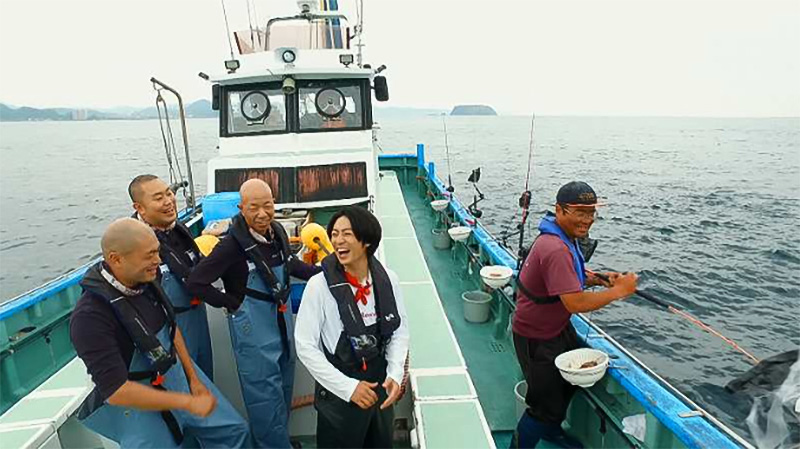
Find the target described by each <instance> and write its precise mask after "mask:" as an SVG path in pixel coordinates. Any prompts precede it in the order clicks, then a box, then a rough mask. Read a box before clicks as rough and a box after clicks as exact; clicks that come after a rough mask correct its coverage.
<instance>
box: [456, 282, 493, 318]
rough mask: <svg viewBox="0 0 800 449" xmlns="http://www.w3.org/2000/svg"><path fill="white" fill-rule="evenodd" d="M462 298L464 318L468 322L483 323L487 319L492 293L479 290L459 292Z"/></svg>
mask: <svg viewBox="0 0 800 449" xmlns="http://www.w3.org/2000/svg"><path fill="white" fill-rule="evenodd" d="M461 299H463V300H464V319H465V320H467V321H469V322H470V323H484V322H486V320H488V319H489V311H490V309H491V307H492V295H490V294H488V293H486V292H482V291H479V290H476V291H471V292H464V293H462V294H461Z"/></svg>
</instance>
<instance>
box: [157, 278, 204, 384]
mask: <svg viewBox="0 0 800 449" xmlns="http://www.w3.org/2000/svg"><path fill="white" fill-rule="evenodd" d="M161 276H162V277H161V287H162V288H163V289H164V292H165V293H166V294H167V297H168V298H169V300H170V303H172V307H173V308H174V309H175V321H177V323H178V327H179V328H180V329H181V334H182V335H183V339H184V341H185V342H186V349H187V350H188V351H189V356H190V357H191V358H192V360H194V362H195V363H197V366H199V367H200V369H201V370H203V372H204V373H205V374H206V376H208V378H209V379H212V380H213V379H214V356H213V353H212V352H211V335H210V334H209V331H208V316H207V315H206V305H205V303H203V302H202V301H200V300H193V296H192V295H190V294H189V291H188V290H186V287H185V286H184V285H183V282H181V281H180V280H178V278H177V277H176V276H175V275H174V274H173V273H172V272H171V271H170V270H169V268H168V267H167V265H166V264H162V265H161Z"/></svg>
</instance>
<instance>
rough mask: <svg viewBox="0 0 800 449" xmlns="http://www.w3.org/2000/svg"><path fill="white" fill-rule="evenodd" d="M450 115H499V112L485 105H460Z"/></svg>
mask: <svg viewBox="0 0 800 449" xmlns="http://www.w3.org/2000/svg"><path fill="white" fill-rule="evenodd" d="M450 115H497V112H496V111H495V110H494V109H492V107H491V106H486V105H484V104H460V105H458V106H456V107H454V108H453V110H452V111H451V112H450Z"/></svg>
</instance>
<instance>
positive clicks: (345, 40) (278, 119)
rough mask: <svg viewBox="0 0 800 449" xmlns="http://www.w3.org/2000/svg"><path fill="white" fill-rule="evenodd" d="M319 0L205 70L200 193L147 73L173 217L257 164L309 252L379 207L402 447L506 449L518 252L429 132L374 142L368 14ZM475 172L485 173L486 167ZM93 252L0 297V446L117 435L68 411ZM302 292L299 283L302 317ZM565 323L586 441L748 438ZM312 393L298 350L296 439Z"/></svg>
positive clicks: (702, 443) (381, 93)
mask: <svg viewBox="0 0 800 449" xmlns="http://www.w3.org/2000/svg"><path fill="white" fill-rule="evenodd" d="M325 4H326V5H327V8H322V9H320V8H319V3H318V2H317V1H300V2H298V5H299V7H300V10H299V12H298V13H297V14H296V15H293V16H287V17H274V18H272V19H270V20H269V22H268V23H267V24H266V27H265V28H255V29H250V30H245V31H244V32H236V33H229V34H231V39H232V42H233V41H235V45H233V43H232V45H231V58H230V59H229V60H227V61H225V71H224V72H223V73H221V74H219V75H216V76H207V75H204V74H201V76H203V77H204V78H205V79H207V80H208V81H209V83H210V88H211V92H212V99H213V101H212V103H213V107H214V109H216V110H218V111H219V154H218V155H217V156H216V157H215V158H213V159H212V160H210V161H209V162H208V164H207V170H208V182H207V191H206V192H205V194H204V195H200V194H198V193H196V192H195V183H194V180H193V175H192V170H191V154H190V151H189V145H188V139H187V132H186V125H185V120H184V117H183V105H182V100H181V97H180V95H179V94H178V92H177V91H176V90H175V89H173V88H172V87H170V86H169V85H167V84H165V83H163V82H161V81H159V80H157V79H155V78H154V79H152V80H151V81H152V82H153V85H154V87H155V88H156V90H157V92H158V93H157V95H158V98H159V100H158V101H159V104H160V105H162V104H165V96H168V95H169V93H172V94H174V95H175V98H176V99H177V101H178V106H179V107H178V111H179V113H180V121H179V123H180V126H181V134H180V135H178V139H177V140H178V144H177V145H176V144H175V142H174V141H173V140H172V139H173V137H174V135H173V133H172V128H171V127H170V126H169V124H170V123H172V122H173V121H176V122H177V120H173V119H171V118H170V117H169V113H170V112H169V111H170V109H169V108H167V107H165V106H164V107H163V108H162V109H160V110H162V111H163V114H164V116H163V117H162V122H161V124H162V128H161V129H162V132H164V137H165V139H164V141H165V145H166V147H167V153H168V154H169V155H171V156H170V157H169V158H168V166H169V171H170V174H171V179H170V181H171V182H173V183H174V186H175V187H176V188H177V189H180V190H181V191H182V192H183V196H184V198H185V202H186V204H185V208H183V209H182V211H181V213H180V214H179V219H180V220H182V221H183V222H184V223H185V224H186V225H187V226H188V227H189V229H190V230H191V231H192V232H193V233H194V234H195V235H196V236H200V235H201V234H203V233H213V232H215V229H219V228H218V227H215V226H216V224H218V223H224V220H225V219H228V218H230V217H231V216H232V215H234V214H235V213H236V204H237V203H238V200H239V197H238V189H239V186H240V184H241V183H242V182H243V181H245V180H247V179H250V178H254V177H257V178H260V179H263V180H265V181H267V182H268V183H269V184H270V186H271V187H272V189H273V192H274V193H275V197H276V209H277V214H276V219H277V220H279V221H280V222H281V223H282V224H283V225H284V227H285V228H286V229H287V231H288V233H289V235H290V236H292V237H294V238H293V239H292V241H293V242H294V245H295V249H296V250H297V251H298V253H300V254H301V255H306V254H310V255H311V256H312V257H313V254H312V253H311V252H308V250H309V249H310V248H308V247H307V246H305V245H303V243H302V240H301V238H300V237H301V232H302V231H301V230H302V228H303V226H304V225H306V224H308V223H319V224H321V225H323V226H325V225H326V224H327V222H328V219H329V218H330V217H331V215H332V214H333V213H334V212H335V211H336V210H337V208H340V207H342V206H344V205H353V204H355V205H361V206H363V207H366V208H368V209H369V210H371V211H372V212H373V213H374V214H375V215H376V216H377V217H378V218H379V219H380V221H381V223H382V226H383V241H382V243H381V247H380V249H379V251H378V257H379V258H380V259H381V260H382V261H383V262H384V263H385V264H386V265H387V266H388V267H389V268H390V269H392V270H394V271H395V272H396V273H397V275H398V276H399V279H400V283H401V288H402V293H403V296H404V298H405V304H406V308H407V313H408V324H409V328H410V333H411V347H410V353H409V359H408V363H407V365H408V367H407V378H406V380H405V381H404V388H405V394H404V396H403V397H402V399H401V400H400V401H399V402H398V404H397V405H396V414H395V419H396V421H395V427H394V428H395V442H396V446H398V447H414V448H450V447H452V448H496V447H500V448H505V447H509V444H510V442H511V439H512V435H513V432H514V429H515V427H516V425H517V422H518V420H519V417H520V415H521V413H522V412H523V410H524V403H523V402H522V400H521V398H522V397H524V389H525V383H524V381H523V375H522V373H521V371H520V368H519V365H518V363H517V360H516V358H515V355H514V351H513V343H512V340H511V338H510V320H511V317H512V315H513V313H514V310H515V300H514V297H515V296H514V290H515V288H516V287H515V284H514V282H515V281H514V277H513V274H514V273H515V272H516V270H517V268H518V266H519V264H518V257H519V256H518V254H517V252H516V251H514V250H512V249H511V248H508V247H507V246H506V245H504V244H503V240H504V239H498V238H496V237H495V236H494V235H492V234H491V233H490V232H488V231H487V229H486V228H485V227H484V226H483V225H482V224H481V218H480V216H481V213H480V210H479V209H478V207H477V204H478V201H479V198H477V197H476V198H475V199H474V201H473V202H472V204H467V203H465V202H462V200H461V199H459V197H458V195H457V194H455V193H454V192H452V189H450V188H449V185H447V184H445V183H444V182H443V181H442V179H441V178H440V177H439V176H438V174H437V170H436V166H435V164H434V163H433V162H429V161H427V160H426V156H425V146H424V144H419V145H417V147H416V148H412V149H408V151H400V152H395V153H392V154H388V153H382V152H381V151H379V149H378V147H377V145H376V143H375V141H376V140H375V138H376V134H377V132H378V130H377V127H376V126H375V122H374V119H373V104H374V102H375V101H385V100H387V99H388V88H387V81H386V78H385V77H384V75H381V73H382V71H383V69H384V67H383V66H381V67H377V68H373V67H372V66H371V65H370V64H369V63H368V62H366V61H364V55H363V52H362V47H363V42H362V34H361V31H362V29H363V24H362V23H361V22H356V23H355V25H354V26H349V23H350V22H348V20H347V17H346V16H344V15H343V14H341V13H340V12H338V11H337V8H336V2H335V1H334V0H331V1H329V2H327V3H325ZM234 46H235V47H236V48H237V49H238V54H234V51H233V47H234ZM160 108H161V106H160ZM165 124H166V125H167V126H164V125H165ZM176 134H177V133H176ZM181 146H182V147H183V152H180V151H178V150H177V149H178V148H180V147H181ZM181 153H182V154H181ZM181 164H182V165H181ZM157 169H158V167H154V171H155V170H157ZM474 175H475V174H474ZM471 181H474V183H475V185H476V187H477V182H478V181H479V173H478V174H477V175H475V176H473V177H471ZM448 184H449V182H448ZM478 192H479V191H478ZM123 196H124V195H123V193H120V201H123ZM98 238H99V236H98ZM306 257H308V256H306ZM92 263H94V262H92ZM90 265H91V264H87V265H85V266H81V267H77V268H75V269H74V270H72V271H70V272H69V273H67V274H65V275H64V276H62V277H59V278H57V279H54V280H52V281H50V282H48V283H46V284H45V285H42V286H40V287H38V288H36V289H34V290H32V291H30V292H27V293H25V294H22V295H20V296H18V297H16V298H14V299H12V300H10V301H8V302H5V303H3V304H2V305H0V413H2V415H0V447H3V448H73V447H75V448H77V447H81V448H86V447H114V444H113V442H110V441H108V440H105V439H103V438H102V437H100V436H99V435H97V434H94V433H92V432H91V431H89V430H88V429H86V428H85V427H84V426H83V425H82V424H80V423H79V422H78V421H77V419H76V418H75V416H74V414H75V411H76V410H77V408H78V407H79V405H80V404H81V403H82V401H83V400H84V399H85V397H86V396H87V395H88V393H89V392H90V391H91V389H92V387H93V385H92V382H91V380H90V378H89V377H88V375H87V373H86V368H85V366H84V365H83V363H82V362H81V360H80V359H78V358H76V356H75V351H74V349H73V347H72V345H71V343H70V338H69V331H68V329H69V319H70V313H71V310H72V308H73V307H74V306H75V304H76V302H77V300H78V298H79V296H80V294H81V290H80V287H79V285H78V282H79V280H80V279H81V277H82V276H83V274H84V273H85V271H86V270H87V268H88V267H89V266H90ZM302 289H303V283H302V282H301V281H298V280H293V286H292V290H293V295H292V301H293V313H296V312H297V308H298V307H302V303H301V301H300V300H301V297H302ZM209 324H210V328H211V333H212V342H213V349H214V357H215V360H214V369H215V383H216V384H217V385H218V386H219V388H220V390H221V391H222V392H223V394H224V395H225V396H226V397H227V398H228V399H229V400H230V401H231V402H232V403H233V404H234V406H235V407H236V408H237V409H238V410H239V411H240V412H241V413H242V415H243V416H245V417H246V410H245V407H244V405H243V401H242V398H241V394H240V390H239V381H238V376H237V372H236V363H235V360H234V357H233V354H232V351H231V342H230V336H229V333H228V329H227V322H226V320H225V317H224V314H223V312H222V311H220V310H216V309H215V310H212V311H211V312H210V313H209ZM572 324H573V326H574V327H575V329H576V331H577V334H578V335H579V338H580V340H581V343H582V345H583V346H586V347H588V348H593V349H596V350H598V351H602V352H603V353H605V354H607V355H608V357H609V360H610V363H609V364H608V367H607V370H605V371H604V375H602V378H600V379H599V380H598V381H597V382H596V383H594V385H593V386H591V387H587V388H581V389H580V390H579V392H578V394H576V396H575V397H574V399H573V400H572V403H571V406H570V409H569V412H568V417H567V420H566V422H565V423H564V428H565V430H566V432H567V433H568V434H569V435H571V436H573V437H574V438H576V439H578V440H580V441H581V442H582V443H583V444H584V445H585V446H586V447H594V448H620V447H633V448H684V447H685V448H742V447H745V448H747V447H752V446H751V445H750V444H749V443H748V442H747V441H746V440H745V439H743V438H742V437H740V436H739V435H737V434H736V433H735V432H734V431H732V430H731V429H730V428H728V427H727V426H726V425H724V424H723V423H721V422H720V421H719V420H718V419H716V418H715V417H714V416H712V415H711V414H710V413H708V412H707V411H705V410H704V409H702V408H701V407H700V406H698V405H697V404H696V403H694V402H693V401H691V400H690V399H689V398H688V397H686V396H685V395H684V394H682V393H681V392H680V391H679V389H678V388H676V387H675V386H673V385H671V384H670V383H669V382H667V381H666V380H664V379H663V378H662V377H660V376H659V375H658V374H657V373H655V372H653V370H651V369H650V368H648V367H647V366H646V365H645V364H644V363H642V362H641V361H640V360H638V359H637V358H636V357H635V356H634V355H633V354H632V353H631V352H630V351H628V350H627V349H626V348H624V347H623V346H622V345H621V344H620V343H618V342H617V341H616V340H614V338H612V337H611V336H609V335H608V334H607V333H606V332H604V331H603V329H601V328H600V327H599V326H597V325H596V324H595V323H593V322H591V321H590V320H589V319H587V318H586V317H585V316H581V315H574V316H573V317H572ZM312 392H313V380H312V379H311V377H310V375H309V374H308V372H307V371H305V370H304V369H303V368H302V365H301V364H298V372H297V374H296V381H295V392H294V396H295V398H296V401H295V405H296V407H295V408H294V409H293V411H292V414H291V421H290V427H291V429H290V432H291V435H292V437H293V438H294V439H296V440H297V441H298V442H300V443H301V444H302V445H303V446H304V447H314V441H315V440H314V434H315V423H316V418H315V410H314V407H313V406H311V403H312V402H313V400H309V395H311V394H312ZM311 397H312V398H313V396H311ZM539 447H548V443H547V442H542V443H540V445H539Z"/></svg>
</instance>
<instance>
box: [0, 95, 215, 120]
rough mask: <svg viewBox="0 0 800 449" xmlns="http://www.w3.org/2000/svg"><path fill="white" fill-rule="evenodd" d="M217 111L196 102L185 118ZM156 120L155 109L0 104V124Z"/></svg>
mask: <svg viewBox="0 0 800 449" xmlns="http://www.w3.org/2000/svg"><path fill="white" fill-rule="evenodd" d="M169 114H170V116H171V117H177V116H178V111H177V108H174V107H173V108H170V110H169ZM217 116H218V114H217V111H213V110H211V102H210V101H208V100H197V101H195V102H192V103H189V104H188V105H186V117H188V118H211V117H217ZM153 118H158V111H157V110H156V108H155V107H150V108H145V109H139V108H131V107H118V108H113V109H107V110H103V111H98V110H94V109H81V108H46V109H36V108H29V107H26V106H22V107H18V108H17V107H10V106H8V105H5V104H3V103H0V122H27V121H44V120H50V121H68V120H75V121H81V120H139V119H153Z"/></svg>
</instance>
